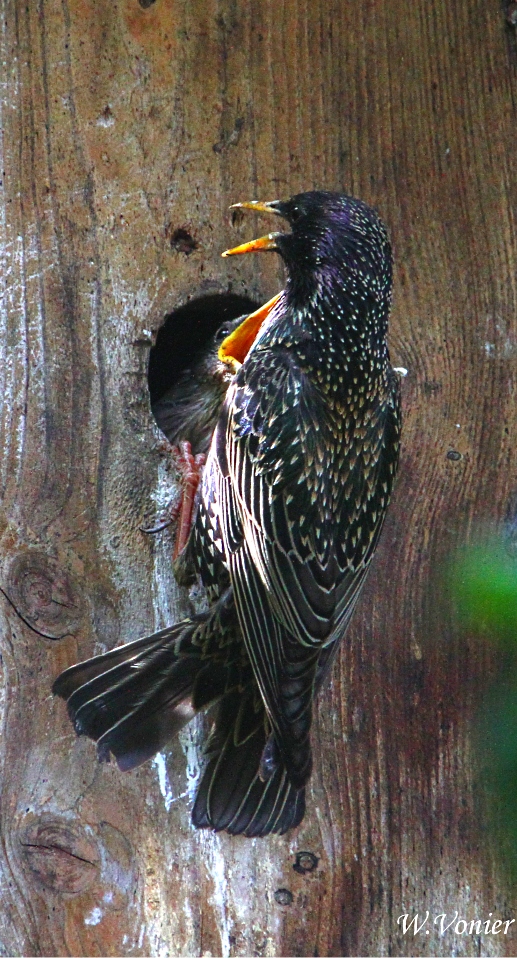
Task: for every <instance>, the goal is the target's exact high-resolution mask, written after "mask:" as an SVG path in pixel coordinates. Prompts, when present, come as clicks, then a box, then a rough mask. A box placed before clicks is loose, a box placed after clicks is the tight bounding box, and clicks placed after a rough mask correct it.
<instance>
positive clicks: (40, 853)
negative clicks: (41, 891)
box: [19, 820, 100, 895]
mask: <svg viewBox="0 0 517 958" xmlns="http://www.w3.org/2000/svg"><path fill="white" fill-rule="evenodd" d="M19 841H20V852H21V856H22V860H23V863H24V865H25V866H26V867H27V868H28V870H29V872H30V873H31V876H32V878H33V879H35V880H36V882H37V883H38V884H40V885H44V886H45V888H50V889H51V890H52V891H54V892H59V893H61V894H68V895H78V894H79V893H80V892H83V891H85V889H87V888H89V887H90V885H91V884H92V883H93V882H94V881H96V880H97V878H98V876H99V866H100V855H99V851H98V849H97V846H96V844H95V843H94V842H93V841H92V840H91V839H90V838H87V837H86V835H85V834H84V832H83V830H82V828H80V827H78V826H75V825H69V824H68V823H63V822H61V821H52V820H45V821H41V820H40V821H34V822H31V823H30V824H28V825H26V826H25V827H24V828H22V829H20V832H19Z"/></svg>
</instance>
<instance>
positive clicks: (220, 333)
mask: <svg viewBox="0 0 517 958" xmlns="http://www.w3.org/2000/svg"><path fill="white" fill-rule="evenodd" d="M229 335H230V330H229V329H228V326H221V327H220V329H218V330H217V332H216V334H215V341H216V343H220V342H222V340H223V339H226V337H227V336H229Z"/></svg>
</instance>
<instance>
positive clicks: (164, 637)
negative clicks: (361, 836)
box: [53, 601, 305, 836]
mask: <svg viewBox="0 0 517 958" xmlns="http://www.w3.org/2000/svg"><path fill="white" fill-rule="evenodd" d="M232 605H233V604H231V603H228V602H226V604H225V602H224V601H220V602H219V603H218V604H217V606H215V607H214V608H213V609H212V610H211V611H210V612H208V613H206V614H204V615H199V616H196V617H195V618H193V619H188V620H185V621H184V622H180V623H179V624H178V625H175V626H171V627H170V628H167V629H162V630H161V631H160V632H156V633H155V634H154V635H150V636H147V637H145V638H142V639H138V640H137V641H136V642H130V643H128V644H127V645H123V646H120V647H119V648H116V649H113V650H112V651H111V652H106V653H105V654H104V655H98V656H95V657H94V658H92V659H88V660H87V661H85V662H80V663H79V664H78V665H74V666H72V668H70V669H67V670H66V671H65V672H63V673H62V674H61V675H60V676H59V677H58V678H57V679H56V681H55V682H54V685H53V692H54V693H55V694H56V695H59V696H60V697H61V698H63V699H65V701H66V702H67V706H68V714H69V716H70V719H71V721H72V722H73V724H74V727H75V730H76V732H77V734H78V735H88V736H89V737H90V738H92V739H93V740H94V741H95V742H96V743H97V753H98V756H99V759H100V760H101V761H108V760H109V756H110V753H111V754H113V755H114V756H115V758H116V761H117V764H118V766H119V768H120V769H121V770H122V771H128V770H129V769H132V768H136V767H137V766H138V765H141V764H142V763H143V762H145V761H147V759H149V758H151V757H152V756H153V755H155V754H156V752H158V751H160V750H161V749H162V748H163V747H164V745H165V744H166V743H167V742H168V741H169V740H170V739H171V738H172V737H173V736H174V735H175V734H176V733H177V732H178V731H179V730H180V729H181V728H182V727H183V726H184V725H185V724H186V723H187V722H189V721H190V719H191V718H193V716H194V715H195V714H196V712H197V711H198V710H199V709H201V708H206V707H207V706H209V705H213V704H215V703H216V702H218V707H217V711H216V714H215V721H214V726H213V730H212V733H211V735H210V737H209V740H208V743H207V748H206V750H207V756H208V764H207V766H206V768H205V771H204V773H203V776H202V779H201V782H200V785H199V788H198V793H197V796H196V800H195V803H194V808H193V812H192V820H193V823H194V825H195V826H196V827H198V828H213V829H214V830H216V831H220V830H221V829H225V830H226V831H228V832H230V833H232V834H245V835H248V836H258V835H267V834H269V833H272V832H276V833H280V834H282V833H284V832H285V831H287V830H288V829H289V828H293V827H295V826H296V825H298V824H299V823H300V822H301V820H302V818H303V815H304V812H305V798H304V790H303V789H301V790H296V789H295V788H293V786H292V785H291V784H290V782H289V779H288V777H287V774H286V771H285V768H284V767H283V765H282V764H280V765H279V766H278V768H276V769H275V772H274V774H273V775H272V776H271V777H270V778H269V779H268V780H267V781H263V780H262V778H261V775H260V769H261V759H262V755H263V752H264V749H265V746H266V743H267V742H268V738H269V737H270V731H271V730H270V728H269V725H268V721H267V718H266V714H265V710H264V706H263V704H262V700H261V698H260V696H259V694H258V690H257V687H256V684H255V682H254V679H253V676H252V673H251V668H250V666H249V664H247V663H246V662H245V661H243V658H242V643H241V642H240V641H237V640H233V641H232V639H231V635H232V632H233V627H234V625H235V622H234V613H233V609H232ZM230 626H231V628H230ZM225 634H226V635H227V639H228V641H226V642H224V641H223V643H222V645H221V635H225Z"/></svg>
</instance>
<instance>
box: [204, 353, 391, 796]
mask: <svg viewBox="0 0 517 958" xmlns="http://www.w3.org/2000/svg"><path fill="white" fill-rule="evenodd" d="M331 432H332V423H331V422H330V421H329V416H328V410H327V406H326V404H325V402H324V401H323V398H322V395H321V393H320V392H319V390H318V389H317V388H316V387H315V386H314V385H313V383H312V382H311V381H310V380H309V379H308V377H307V376H306V375H305V373H304V372H303V370H302V369H301V368H300V366H299V365H298V364H296V363H295V361H294V360H293V358H292V355H291V354H290V353H289V352H288V351H287V350H285V349H282V348H278V347H277V348H272V349H264V350H260V351H256V352H255V353H254V354H253V355H252V356H251V357H250V358H249V360H248V361H247V362H246V364H245V365H244V366H243V367H242V368H241V370H240V371H239V373H238V375H237V376H236V379H235V382H234V384H233V385H232V387H230V390H229V392H228V396H227V401H226V405H225V414H224V415H223V417H222V418H221V420H220V422H219V425H218V429H217V433H216V438H215V443H214V445H213V447H212V455H213V457H214V461H215V462H216V467H215V474H216V487H217V492H216V495H217V500H218V502H217V508H216V512H217V515H218V523H219V528H220V535H221V538H222V541H223V543H224V547H223V551H224V553H225V556H226V561H227V564H228V568H229V570H230V576H231V580H232V584H233V587H234V592H235V600H236V604H237V609H238V612H239V617H240V620H241V625H242V628H243V632H244V636H245V641H246V646H247V649H248V654H249V656H250V659H251V661H252V664H253V668H254V672H255V675H256V678H257V681H258V684H259V686H260V689H261V692H262V695H263V698H264V701H265V703H266V707H267V709H268V713H269V715H270V718H271V721H272V724H273V726H274V728H275V731H276V732H277V734H278V736H279V739H280V745H281V748H282V744H283V745H284V746H285V748H282V751H284V757H285V752H286V751H287V752H289V758H290V759H292V761H289V762H288V764H290V766H291V769H292V768H293V767H294V768H295V769H296V767H298V768H300V767H302V766H303V764H304V762H305V761H306V759H305V758H304V754H305V752H306V750H307V740H308V732H309V727H310V711H311V708H310V706H311V699H312V693H313V686H314V681H315V675H316V670H317V664H318V657H319V653H320V651H321V648H322V647H323V646H324V645H325V644H326V643H327V642H329V641H332V640H333V638H334V637H335V635H336V619H337V618H338V619H339V620H340V622H341V623H344V622H346V621H347V618H348V615H347V609H348V608H350V614H351V609H352V607H353V604H354V603H355V598H356V595H357V594H358V589H359V586H360V584H361V582H362V580H363V578H364V569H365V563H364V562H358V563H357V568H355V567H354V562H353V561H350V556H349V555H348V553H347V551H346V550H343V549H341V550H338V549H337V548H336V540H337V538H338V536H344V537H345V539H346V538H347V536H348V530H347V528H346V526H347V518H346V515H347V509H346V508H343V499H342V496H341V495H340V496H339V497H338V498H339V502H338V501H337V500H336V495H337V494H336V489H340V490H342V485H343V484H342V483H341V481H340V477H339V476H337V475H334V474H333V473H332V472H331V471H330V470H331V469H333V468H334V464H333V463H327V462H326V460H325V450H326V449H327V448H329V446H331V445H332V443H334V444H335V437H334V439H332V437H331V435H330V433H331ZM344 458H345V460H346V450H345V452H344ZM348 472H352V473H353V474H354V476H355V477H356V478H355V479H354V482H355V483H356V485H357V484H361V482H363V479H362V478H361V475H362V472H361V464H360V463H359V464H355V463H350V464H349V465H348V464H347V463H346V461H345V464H344V473H345V474H348ZM353 491H354V495H355V496H356V497H357V496H358V495H359V489H358V488H354V490H353ZM363 495H364V490H363ZM342 514H343V515H342ZM381 519H382V517H381V515H380V512H379V520H378V521H379V524H380V521H381ZM336 523H338V527H339V528H336ZM370 543H371V548H372V550H373V546H374V542H373V539H372V537H370ZM356 551H357V550H356ZM355 558H357V557H355ZM343 627H344V626H343ZM308 761H310V758H309V759H308ZM301 777H302V776H301V773H300V780H301Z"/></svg>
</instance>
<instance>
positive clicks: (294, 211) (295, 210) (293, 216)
mask: <svg viewBox="0 0 517 958" xmlns="http://www.w3.org/2000/svg"><path fill="white" fill-rule="evenodd" d="M301 215H302V211H301V209H300V207H299V206H293V207H292V208H291V211H290V213H289V219H290V220H291V222H292V223H296V220H299V219H300V216H301Z"/></svg>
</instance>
